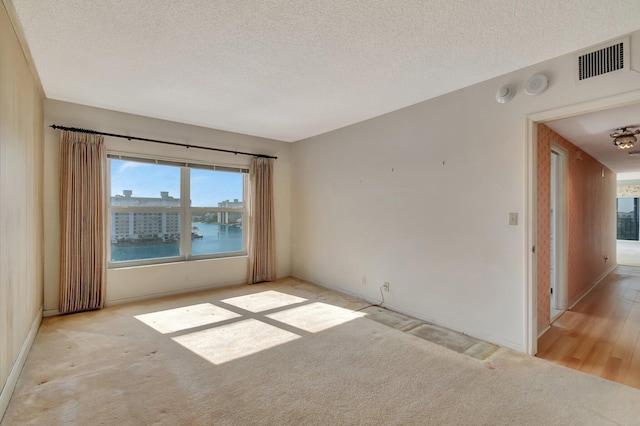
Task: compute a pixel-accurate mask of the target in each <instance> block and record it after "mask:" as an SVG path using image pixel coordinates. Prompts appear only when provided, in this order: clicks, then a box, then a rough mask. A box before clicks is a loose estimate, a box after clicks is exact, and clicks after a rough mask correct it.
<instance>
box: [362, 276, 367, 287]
mask: <svg viewBox="0 0 640 426" xmlns="http://www.w3.org/2000/svg"><path fill="white" fill-rule="evenodd" d="M362 285H367V276H366V275H363V276H362Z"/></svg>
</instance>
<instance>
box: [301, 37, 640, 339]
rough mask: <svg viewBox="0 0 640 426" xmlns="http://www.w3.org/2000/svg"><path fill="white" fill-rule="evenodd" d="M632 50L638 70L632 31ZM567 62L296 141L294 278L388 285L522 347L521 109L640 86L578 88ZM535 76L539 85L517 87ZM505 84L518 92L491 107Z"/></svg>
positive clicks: (426, 311) (375, 295)
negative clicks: (529, 90) (544, 82)
mask: <svg viewBox="0 0 640 426" xmlns="http://www.w3.org/2000/svg"><path fill="white" fill-rule="evenodd" d="M632 47H635V51H634V52H632V60H633V62H632V64H633V67H634V68H635V69H636V70H640V34H639V33H636V34H634V37H633V40H632ZM470 66H472V64H470ZM573 66H574V62H573V56H572V55H568V56H565V57H562V58H558V59H555V60H552V61H548V62H545V63H541V64H538V65H535V66H532V67H529V68H526V69H523V70H519V71H517V72H513V73H510V74H508V75H505V76H502V77H499V78H496V79H493V80H491V81H487V82H484V83H481V84H477V85H474V86H471V87H468V88H465V89H462V90H459V91H456V92H453V93H450V94H447V95H444V96H441V97H438V98H436V99H432V100H429V101H426V102H423V103H420V104H417V105H414V106H411V107H408V108H405V109H402V110H399V111H395V112H392V113H390V114H387V115H384V116H381V117H378V118H375V119H371V120H368V121H365V122H362V123H359V124H355V125H352V126H348V127H346V128H343V129H339V130H336V131H333V132H330V133H327V134H323V135H320V136H317V137H313V138H310V139H308V140H305V141H301V142H297V143H295V144H294V146H293V162H292V163H293V164H294V169H293V174H292V182H293V184H292V191H293V205H294V206H295V207H296V210H295V213H294V214H293V216H292V220H293V225H292V235H293V239H292V247H291V248H292V253H293V259H292V274H293V275H294V276H296V277H299V278H302V279H306V280H309V281H312V282H315V283H318V284H321V285H325V286H328V287H332V288H336V289H339V290H342V291H345V292H349V293H354V294H360V295H362V296H363V297H365V298H367V299H369V300H378V301H379V300H380V291H379V287H380V286H381V285H382V284H383V283H384V282H385V281H387V282H389V283H390V288H391V291H390V292H389V293H386V294H385V302H386V306H388V307H391V308H394V309H397V310H399V311H402V312H405V313H408V314H412V315H414V316H417V317H419V318H421V319H424V320H427V321H432V322H434V323H437V324H441V325H444V326H447V327H450V328H452V329H455V330H459V331H462V332H465V333H467V334H469V335H473V336H476V337H479V338H482V339H486V340H489V341H492V342H495V343H498V344H501V345H504V346H507V347H511V348H513V349H516V350H520V351H524V350H525V347H526V345H525V290H526V273H527V271H526V263H525V262H526V259H527V255H528V254H527V253H528V250H527V249H526V247H525V244H526V235H527V234H526V229H525V225H526V223H527V221H528V220H529V218H528V217H526V214H525V213H526V211H525V202H526V193H527V184H528V182H527V180H526V174H525V171H526V167H527V161H528V158H527V149H526V116H527V115H528V114H532V113H536V112H540V111H546V110H550V109H555V108H560V107H564V106H567V105H571V104H576V103H580V102H585V101H589V100H593V99H598V98H602V97H607V96H611V95H615V94H620V93H624V92H627V91H631V90H638V89H640V73H638V72H637V71H623V72H618V73H614V74H612V75H608V76H602V77H598V78H594V79H592V80H591V81H585V82H583V83H581V84H576V82H575V79H574V73H575V70H574V68H573ZM537 72H544V73H545V74H546V75H547V76H548V77H549V81H550V84H549V87H548V89H547V91H546V92H544V93H542V94H540V95H538V96H528V95H526V94H525V93H524V92H523V90H522V89H523V86H524V83H525V82H526V81H527V79H528V78H529V77H531V76H532V75H533V74H534V73H537ZM507 83H510V84H516V85H517V87H518V93H517V96H516V97H515V98H514V99H513V100H512V101H511V102H510V103H507V104H498V103H496V101H495V98H494V96H495V93H496V91H497V90H498V89H499V87H501V86H502V85H504V84H507ZM603 143H610V142H609V141H603ZM509 212H517V213H518V214H519V221H518V225H517V226H509V225H508V213H509ZM363 276H366V284H363V283H362V278H363Z"/></svg>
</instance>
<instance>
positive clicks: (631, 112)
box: [545, 104, 640, 173]
mask: <svg viewBox="0 0 640 426" xmlns="http://www.w3.org/2000/svg"><path fill="white" fill-rule="evenodd" d="M545 124H546V125H547V126H549V127H550V128H551V129H553V130H554V131H555V132H556V133H558V134H559V135H560V136H562V137H563V138H565V139H567V140H568V141H570V142H571V143H573V144H574V145H576V146H578V147H580V149H582V150H584V151H585V152H587V153H588V154H589V155H591V156H592V157H594V158H596V159H598V161H600V162H601V163H602V164H604V165H605V166H607V167H609V168H610V169H611V170H613V171H614V172H616V173H631V172H637V171H638V170H640V156H629V152H630V151H635V152H638V151H639V150H640V143H639V144H638V145H637V147H634V148H633V149H630V150H628V149H626V150H621V149H618V148H616V147H615V146H614V145H613V139H612V138H611V137H610V136H609V135H610V134H611V133H612V132H613V131H615V129H617V128H620V127H627V126H628V127H636V128H640V104H632V105H626V106H622V107H617V108H611V109H607V110H604V111H596V112H592V113H589V114H583V115H579V116H576V117H570V118H564V119H562V120H555V121H550V122H548V123H545ZM638 139H639V140H640V138H638Z"/></svg>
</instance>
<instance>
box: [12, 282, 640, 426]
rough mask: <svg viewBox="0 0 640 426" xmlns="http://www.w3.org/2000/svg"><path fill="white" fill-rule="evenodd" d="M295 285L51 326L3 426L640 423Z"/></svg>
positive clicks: (507, 361) (623, 400) (217, 294)
mask: <svg viewBox="0 0 640 426" xmlns="http://www.w3.org/2000/svg"><path fill="white" fill-rule="evenodd" d="M367 306H368V305H367V304H365V303H363V302H361V301H358V300H355V299H351V298H348V297H345V296H342V295H340V294H337V293H334V292H331V291H327V290H325V289H322V288H319V287H316V286H313V285H311V284H307V283H304V282H300V281H297V280H294V279H287V280H282V281H279V282H276V283H269V284H261V285H255V286H242V287H233V288H228V289H222V290H216V291H209V292H203V293H198V294H192V295H188V296H176V297H171V298H166V299H158V300H153V301H147V302H144V303H136V304H130V305H121V306H116V307H112V308H108V309H104V310H102V311H96V312H88V313H83V314H75V315H69V316H63V317H55V318H47V319H45V320H44V322H43V324H42V327H41V329H40V331H39V333H38V336H37V338H36V341H35V342H34V345H33V347H32V350H31V352H30V354H29V358H28V359H27V362H26V365H25V368H24V370H23V373H22V375H21V377H20V380H19V382H18V385H17V388H16V391H15V393H14V395H13V398H12V400H11V402H10V404H9V407H8V409H7V412H6V414H5V417H4V419H3V420H2V426H9V425H22V424H32V425H44V424H46V425H62V424H65V425H68V424H69V425H97V424H104V425H152V424H167V425H214V424H215V425H263V424H264V425H314V424H318V425H325V424H327V425H328V424H331V425H382V424H384V425H387V424H392V425H393V424H395V425H414V424H415V425H429V424H438V425H448V424H452V425H476V424H491V425H514V424H517V425H540V424H544V425H573V424H580V425H600V424H602V425H613V424H618V425H620V424H623V425H633V424H638V422H639V421H640V420H639V419H640V390H636V389H633V388H629V387H626V386H623V385H618V384H615V383H612V382H608V381H605V380H603V379H600V378H597V377H593V376H588V375H585V374H583V373H580V372H577V371H573V370H570V369H567V368H564V367H560V366H557V365H554V364H551V363H549V362H547V361H544V360H540V359H537V358H533V357H529V356H525V355H521V354H517V353H514V352H512V351H509V350H506V349H498V350H497V351H496V352H495V353H493V355H491V356H489V357H488V358H487V359H486V360H485V361H480V360H478V359H475V358H472V357H471V356H468V355H465V354H464V353H458V352H455V351H452V350H450V349H447V348H444V347H442V346H440V345H437V344H434V343H432V342H430V341H428V340H425V339H423V338H420V337H417V336H414V335H412V334H410V333H409V332H404V331H403V330H400V329H396V328H393V327H389V326H388V325H385V324H383V323H380V322H378V321H373V320H371V319H368V318H367V313H366V312H364V311H363V310H366V309H367Z"/></svg>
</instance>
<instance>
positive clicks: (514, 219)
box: [509, 212, 518, 226]
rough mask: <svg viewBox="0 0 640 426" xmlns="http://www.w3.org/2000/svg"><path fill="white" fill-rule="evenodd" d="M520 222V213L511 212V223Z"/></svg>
mask: <svg viewBox="0 0 640 426" xmlns="http://www.w3.org/2000/svg"><path fill="white" fill-rule="evenodd" d="M517 224H518V213H513V212H512V213H509V225H514V226H515V225H517Z"/></svg>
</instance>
